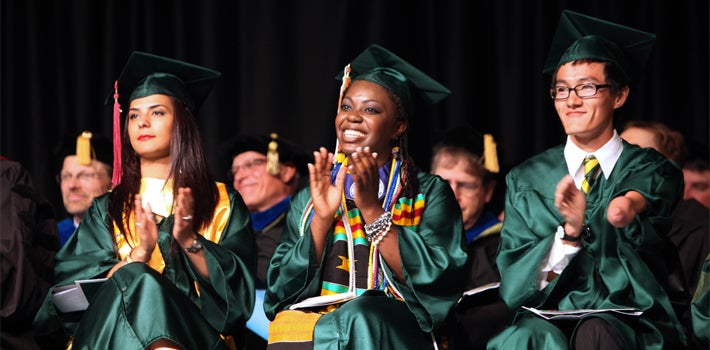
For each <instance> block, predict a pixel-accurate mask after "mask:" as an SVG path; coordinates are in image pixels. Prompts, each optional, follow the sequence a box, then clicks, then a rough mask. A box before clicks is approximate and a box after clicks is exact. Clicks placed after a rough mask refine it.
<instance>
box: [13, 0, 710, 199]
mask: <svg viewBox="0 0 710 350" xmlns="http://www.w3.org/2000/svg"><path fill="white" fill-rule="evenodd" d="M563 9H570V10H573V11H577V12H581V13H585V14H589V15H592V16H595V17H600V18H603V19H607V20H609V21H613V22H617V23H621V24H624V25H627V26H631V27H634V28H638V29H641V30H644V31H649V32H653V33H655V34H656V35H657V42H656V45H655V48H654V53H653V55H652V57H651V59H650V62H649V64H648V66H647V67H646V69H645V76H644V78H643V80H642V81H641V82H640V83H639V84H638V85H636V86H633V87H632V93H631V96H630V99H629V101H628V102H627V104H626V106H624V107H623V108H622V109H621V110H619V111H618V113H617V123H619V124H621V123H623V122H624V121H626V120H630V119H645V120H659V121H663V122H665V123H667V124H668V125H670V126H671V127H673V128H676V129H678V130H680V131H681V132H683V133H684V134H685V136H686V137H687V138H688V139H689V140H690V141H691V142H699V143H703V144H705V145H707V141H708V130H709V126H708V119H709V118H708V116H710V114H709V112H708V63H709V61H708V31H709V26H708V1H706V0H698V1H693V0H690V1H668V0H648V1H643V0H637V1H617V0H594V1H561V0H560V1H552V0H545V1H522V0H521V1H509V0H483V1H471V0H451V1H442V0H415V1H412V0H410V1H381V0H357V1H354V0H352V1H351V0H319V1H316V0H313V1H308V0H303V1H288V0H285V1H284V0H282V1H277V0H253V1H234V0H233V1H227V0H225V1H209V0H195V1H187V0H184V1H180V0H170V1H163V0H3V1H2V2H1V3H0V12H1V16H2V17H1V19H0V20H1V31H2V34H1V35H2V37H1V40H2V42H1V49H2V59H1V71H0V74H1V82H2V86H1V87H0V88H1V95H0V98H1V103H0V105H1V106H2V107H1V109H0V112H1V113H2V114H1V119H2V124H1V128H2V130H1V132H2V140H1V147H2V148H1V149H0V154H2V155H3V156H5V157H8V158H11V159H14V160H18V161H20V162H21V163H23V164H24V165H25V166H26V167H27V168H28V169H29V170H30V171H31V172H32V174H33V175H34V177H35V182H36V183H37V185H38V187H39V189H40V190H41V191H42V192H43V193H44V194H45V195H46V196H47V197H49V198H50V199H53V202H54V203H55V204H56V206H57V207H58V208H62V205H61V197H60V195H59V194H60V192H59V186H58V185H57V184H56V182H54V175H55V174H56V173H57V171H58V166H57V163H56V161H55V160H54V159H53V158H52V149H53V148H54V147H55V146H56V145H57V143H58V142H59V140H60V139H61V138H62V137H63V136H64V135H76V134H78V133H79V132H80V131H81V130H86V129H88V130H91V131H93V132H95V133H98V134H104V135H107V136H108V135H110V134H111V125H112V124H111V106H106V105H104V100H105V99H106V97H108V96H109V95H110V94H111V89H112V86H113V81H114V80H115V79H116V78H117V76H118V74H119V73H120V70H121V68H122V67H123V64H124V62H125V61H126V59H127V57H128V56H129V54H130V52H131V51H132V50H141V51H147V52H151V53H155V54H159V55H164V56H169V57H174V58H177V59H182V60H186V61H189V62H192V63H195V64H200V65H204V66H207V67H210V68H213V69H216V70H218V71H221V72H222V73H223V78H222V79H221V80H220V82H219V83H218V85H217V87H216V88H215V89H214V90H213V92H212V94H211V95H210V97H209V98H208V100H207V101H206V103H205V105H204V107H203V109H202V110H201V112H200V116H201V117H200V120H199V124H200V127H201V130H202V134H203V137H204V141H205V144H206V147H207V150H208V152H209V155H210V166H211V168H212V170H213V172H214V175H215V177H216V178H218V179H220V180H225V178H226V171H227V169H228V164H229V159H226V156H225V155H223V154H221V152H220V144H221V143H222V142H223V141H224V140H226V139H227V138H229V137H231V136H233V135H235V134H236V133H238V132H243V131H253V132H271V131H275V132H278V133H280V134H281V135H282V136H284V137H287V138H290V139H292V140H294V141H296V142H299V143H300V144H302V145H303V146H304V147H305V148H306V149H316V148H317V147H318V146H321V145H323V146H326V147H328V148H329V149H333V147H334V145H335V136H334V132H333V117H334V115H335V112H336V107H337V106H336V104H337V94H338V89H339V82H337V81H336V80H334V77H335V75H336V74H337V73H338V72H339V71H340V70H341V69H342V67H343V66H344V65H345V64H346V63H347V62H348V60H349V59H352V58H353V57H355V56H356V55H357V54H358V53H359V52H360V51H362V50H363V49H364V48H365V47H367V46H368V45H369V44H371V43H378V44H380V45H383V46H385V47H387V48H389V49H391V50H392V51H394V52H396V53H397V54H399V55H400V56H402V57H403V58H405V59H407V60H409V61H410V62H412V63H413V64H414V65H416V66H418V67H420V68H421V69H422V70H423V71H425V72H427V73H429V74H431V75H432V76H434V77H436V78H437V79H439V80H440V81H441V82H442V83H443V84H444V85H446V86H448V87H449V88H451V90H453V94H452V95H451V96H450V97H449V98H447V99H446V100H445V101H444V102H443V103H441V104H440V105H438V106H436V107H435V108H422V109H421V110H420V111H421V113H419V115H417V116H416V117H414V118H413V120H412V125H411V129H410V131H411V132H410V139H409V144H410V151H411V152H412V154H413V155H414V157H415V160H416V161H417V163H418V165H419V166H420V167H421V168H424V169H428V165H429V164H428V163H429V157H430V152H429V147H430V142H431V135H432V131H435V130H440V129H444V128H449V127H454V126H457V125H460V124H463V123H469V124H472V125H473V126H474V127H475V128H477V129H478V130H481V131H484V132H489V133H492V134H493V135H494V136H495V138H496V140H497V141H498V145H499V150H500V152H501V153H502V154H501V158H502V161H503V169H504V171H506V170H508V169H510V168H511V167H513V166H515V165H517V164H519V163H520V162H522V161H523V160H525V159H526V158H528V157H530V156H531V155H533V154H536V153H538V152H541V151H542V150H544V149H546V148H549V147H551V146H554V145H557V144H559V143H560V142H562V141H563V140H564V138H565V136H564V133H563V130H562V128H561V127H560V123H559V121H558V118H557V116H556V113H555V111H554V108H553V104H552V101H551V100H550V99H549V97H548V95H547V89H548V87H549V77H548V76H543V75H542V73H541V70H542V65H543V63H544V61H545V59H546V56H547V52H548V48H549V45H550V41H551V39H552V36H553V33H554V30H555V28H556V26H557V22H558V19H559V16H560V13H561V11H562V10H563ZM60 211H61V210H60Z"/></svg>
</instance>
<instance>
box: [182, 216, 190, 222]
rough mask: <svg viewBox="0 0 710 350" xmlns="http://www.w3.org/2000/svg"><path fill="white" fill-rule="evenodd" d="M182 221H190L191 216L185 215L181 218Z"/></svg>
mask: <svg viewBox="0 0 710 350" xmlns="http://www.w3.org/2000/svg"><path fill="white" fill-rule="evenodd" d="M182 219H183V220H185V221H190V220H192V215H185V216H183V217H182Z"/></svg>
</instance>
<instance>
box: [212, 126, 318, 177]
mask: <svg viewBox="0 0 710 350" xmlns="http://www.w3.org/2000/svg"><path fill="white" fill-rule="evenodd" d="M223 148H224V149H225V151H226V153H227V154H228V156H229V159H230V160H231V159H233V158H234V157H236V156H237V155H239V154H241V153H244V152H247V151H254V152H257V153H261V154H263V155H265V156H266V158H267V169H268V170H269V172H270V173H271V174H272V175H276V174H278V172H279V169H278V166H279V163H281V164H291V165H293V166H295V167H296V170H297V171H298V172H299V173H300V174H301V175H307V174H308V163H309V162H310V163H312V162H313V155H311V154H309V153H307V152H305V151H303V149H302V148H301V147H300V146H298V145H297V144H296V143H294V142H292V141H290V140H287V139H285V138H282V137H279V136H278V134H276V133H271V134H269V135H267V134H241V135H237V136H236V137H234V138H232V139H230V140H227V141H226V142H225V143H224V146H223Z"/></svg>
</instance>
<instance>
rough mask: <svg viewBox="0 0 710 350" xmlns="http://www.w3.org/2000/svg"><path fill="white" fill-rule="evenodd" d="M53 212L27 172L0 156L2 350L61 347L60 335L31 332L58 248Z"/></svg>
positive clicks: (0, 339) (61, 335) (50, 276)
mask: <svg viewBox="0 0 710 350" xmlns="http://www.w3.org/2000/svg"><path fill="white" fill-rule="evenodd" d="M52 211H53V210H52V206H51V205H50V204H49V202H48V201H47V200H46V199H45V198H44V197H43V196H42V195H41V194H40V193H38V192H37V190H35V188H34V186H33V184H32V176H31V175H30V173H29V172H28V171H27V169H25V168H24V167H23V166H22V164H20V163H18V162H15V161H12V160H8V159H5V158H3V157H1V156H0V232H1V234H0V268H1V270H2V272H0V286H2V293H0V297H2V305H0V306H1V307H0V309H1V310H2V313H1V314H0V316H2V317H1V318H0V325H1V326H2V332H0V349H22V350H35V349H64V346H63V344H62V342H64V343H66V339H65V338H64V337H63V334H61V333H59V334H55V335H53V336H56V338H52V337H48V338H42V339H37V338H36V337H35V332H34V330H33V328H32V320H33V319H34V317H35V314H36V313H37V310H38V309H39V307H40V305H42V300H44V296H45V295H46V294H47V290H49V287H50V286H51V285H52V280H53V272H54V255H55V254H56V253H57V250H59V238H58V237H57V223H56V221H55V220H54V213H53V212H52Z"/></svg>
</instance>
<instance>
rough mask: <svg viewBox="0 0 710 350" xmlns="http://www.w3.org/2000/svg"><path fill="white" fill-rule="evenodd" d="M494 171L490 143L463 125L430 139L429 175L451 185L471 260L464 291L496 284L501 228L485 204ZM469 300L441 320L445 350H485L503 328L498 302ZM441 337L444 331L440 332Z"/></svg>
mask: <svg viewBox="0 0 710 350" xmlns="http://www.w3.org/2000/svg"><path fill="white" fill-rule="evenodd" d="M498 172H499V166H498V156H497V151H496V145H495V141H494V140H493V136H492V135H490V134H486V135H482V134H480V133H479V132H478V131H476V130H474V129H473V128H471V126H469V125H466V126H463V127H458V128H453V129H451V130H448V131H446V132H443V133H441V134H440V135H439V138H438V140H435V144H434V148H433V156H432V162H431V173H432V174H435V175H439V176H441V178H442V179H444V180H446V181H447V182H448V183H449V186H451V189H452V190H453V191H454V195H455V196H456V201H458V203H459V206H460V207H461V214H462V219H463V227H464V230H465V235H466V243H467V244H468V254H469V256H470V257H471V270H470V273H469V276H468V277H467V278H468V281H467V284H466V289H467V290H468V289H471V288H475V287H480V286H483V285H485V284H488V283H493V282H500V273H499V272H498V266H497V264H496V255H497V253H498V246H499V244H500V230H501V228H502V226H503V224H502V223H501V222H500V221H499V220H498V218H497V216H496V215H495V214H493V213H492V212H491V211H489V210H486V205H487V204H488V203H489V202H490V200H491V198H492V197H493V192H494V191H495V187H496V180H497V179H496V176H497V174H498ZM490 294H491V296H492V297H491V296H487V297H486V299H481V298H480V297H482V295H479V296H477V297H473V296H472V297H470V298H472V300H471V301H470V302H467V303H461V304H458V305H456V306H455V307H454V309H453V311H452V315H451V317H449V319H448V320H447V328H448V334H447V338H448V348H449V349H485V348H486V343H488V339H489V338H490V337H492V336H493V335H495V333H497V332H499V331H500V330H502V329H503V326H504V324H505V317H506V313H507V309H506V307H505V304H504V303H503V301H502V300H500V298H499V297H498V290H497V289H494V290H492V291H491V292H490ZM441 333H442V334H445V333H446V331H443V332H441Z"/></svg>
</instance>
